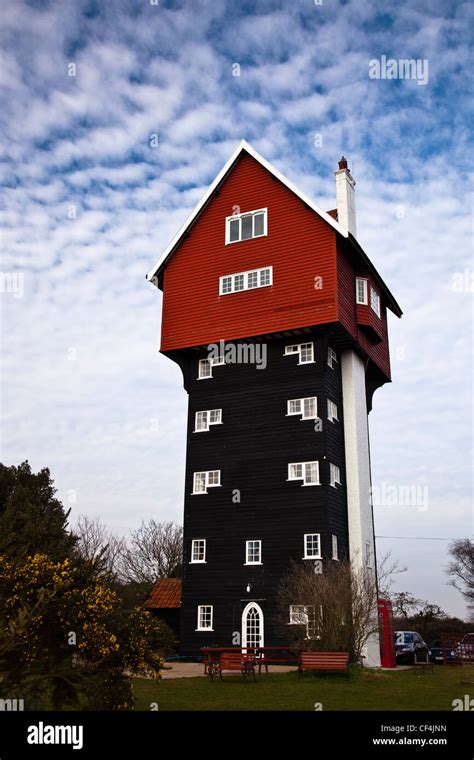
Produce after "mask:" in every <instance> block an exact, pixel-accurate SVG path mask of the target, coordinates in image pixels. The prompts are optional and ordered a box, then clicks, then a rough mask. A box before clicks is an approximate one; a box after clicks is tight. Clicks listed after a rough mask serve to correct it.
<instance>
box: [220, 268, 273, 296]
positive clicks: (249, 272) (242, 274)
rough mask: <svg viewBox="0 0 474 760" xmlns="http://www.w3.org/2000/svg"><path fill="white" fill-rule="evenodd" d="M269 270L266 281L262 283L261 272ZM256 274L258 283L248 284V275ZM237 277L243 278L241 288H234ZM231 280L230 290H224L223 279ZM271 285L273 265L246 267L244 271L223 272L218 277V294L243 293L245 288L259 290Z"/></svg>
mask: <svg viewBox="0 0 474 760" xmlns="http://www.w3.org/2000/svg"><path fill="white" fill-rule="evenodd" d="M264 272H269V278H268V282H265V283H263V284H262V279H263V273H264ZM253 274H256V275H257V278H258V284H257V285H254V286H249V275H253ZM237 277H242V278H243V287H242V288H236V287H235V281H236V278H237ZM229 279H230V281H231V287H230V290H227V289H226V290H225V291H224V280H229ZM272 285H273V267H272V266H269V267H260V268H259V269H248V270H246V271H245V272H234V274H225V275H223V276H222V277H219V295H220V296H231V295H234V294H235V293H243V292H244V291H246V290H259V289H260V288H269V287H271V286H272Z"/></svg>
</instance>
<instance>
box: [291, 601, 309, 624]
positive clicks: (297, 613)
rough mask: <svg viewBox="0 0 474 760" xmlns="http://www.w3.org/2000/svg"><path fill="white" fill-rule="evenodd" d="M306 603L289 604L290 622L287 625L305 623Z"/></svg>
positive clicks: (306, 618)
mask: <svg viewBox="0 0 474 760" xmlns="http://www.w3.org/2000/svg"><path fill="white" fill-rule="evenodd" d="M308 609H309V607H308V605H306V604H290V622H289V623H288V625H307V623H308Z"/></svg>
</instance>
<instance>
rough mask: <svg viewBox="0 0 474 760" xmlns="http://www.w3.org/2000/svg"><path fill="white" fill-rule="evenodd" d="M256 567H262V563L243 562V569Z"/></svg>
mask: <svg viewBox="0 0 474 760" xmlns="http://www.w3.org/2000/svg"><path fill="white" fill-rule="evenodd" d="M256 565H263V562H244V564H243V567H255V566H256Z"/></svg>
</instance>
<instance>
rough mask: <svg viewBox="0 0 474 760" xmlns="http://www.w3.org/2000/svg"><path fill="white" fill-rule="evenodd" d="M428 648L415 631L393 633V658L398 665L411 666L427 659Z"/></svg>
mask: <svg viewBox="0 0 474 760" xmlns="http://www.w3.org/2000/svg"><path fill="white" fill-rule="evenodd" d="M427 653H428V647H427V646H426V644H425V642H424V641H423V639H422V638H421V636H420V634H419V633H416V631H395V658H396V661H397V664H398V665H405V664H407V665H411V664H413V663H414V662H415V658H416V659H417V660H425V659H426V658H427Z"/></svg>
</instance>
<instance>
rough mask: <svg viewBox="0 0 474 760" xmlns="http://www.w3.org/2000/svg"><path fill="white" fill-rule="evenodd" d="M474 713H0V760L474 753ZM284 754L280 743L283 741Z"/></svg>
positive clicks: (461, 759)
mask: <svg viewBox="0 0 474 760" xmlns="http://www.w3.org/2000/svg"><path fill="white" fill-rule="evenodd" d="M473 717H474V716H473V714H472V712H467V711H466V712H410V713H407V712H405V713H402V712H326V713H324V712H312V713H303V712H258V713H257V712H165V711H163V712H159V711H157V712H123V713H122V712H109V713H107V712H101V713H91V712H61V713H58V712H17V713H14V712H10V713H8V712H3V713H0V760H19V758H24V757H38V758H43V757H51V758H54V757H58V758H59V757H60V758H61V760H64V759H65V758H68V757H71V758H75V757H76V758H95V757H98V756H100V754H101V753H106V754H107V757H108V758H114V757H117V758H121V757H125V756H129V755H130V754H132V753H133V754H134V755H138V754H140V755H141V756H143V755H145V753H146V754H150V756H156V755H157V754H163V753H166V754H169V753H170V752H174V751H183V750H189V751H190V752H192V753H193V755H196V753H198V754H199V755H200V754H201V753H203V752H209V751H210V752H212V753H213V754H217V755H218V756H219V755H220V754H222V755H224V754H227V753H228V752H229V751H230V752H233V751H235V750H236V749H237V748H238V747H240V746H242V747H248V748H250V747H251V748H252V754H255V751H257V750H258V749H260V748H262V749H267V748H268V747H271V746H272V745H273V744H275V743H277V742H285V748H286V747H287V743H288V741H290V742H291V746H292V748H293V749H292V754H293V752H294V753H295V754H301V753H305V754H307V753H308V752H310V753H311V755H315V754H319V752H320V751H324V753H325V754H327V752H328V750H330V749H331V748H332V750H333V751H332V752H331V754H334V755H335V756H336V757H338V758H339V757H341V753H342V752H344V751H346V752H353V751H354V750H356V751H358V752H362V753H364V754H366V755H369V756H371V757H392V756H393V757H396V756H397V755H398V754H400V755H401V754H402V753H403V755H404V756H405V757H420V758H432V757H433V758H438V757H439V758H444V757H449V758H455V759H456V760H464V758H466V760H472V758H473V757H474V741H473V735H474V731H473V727H474V721H473ZM280 750H281V751H283V750H284V747H283V744H282V745H281V746H280Z"/></svg>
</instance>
